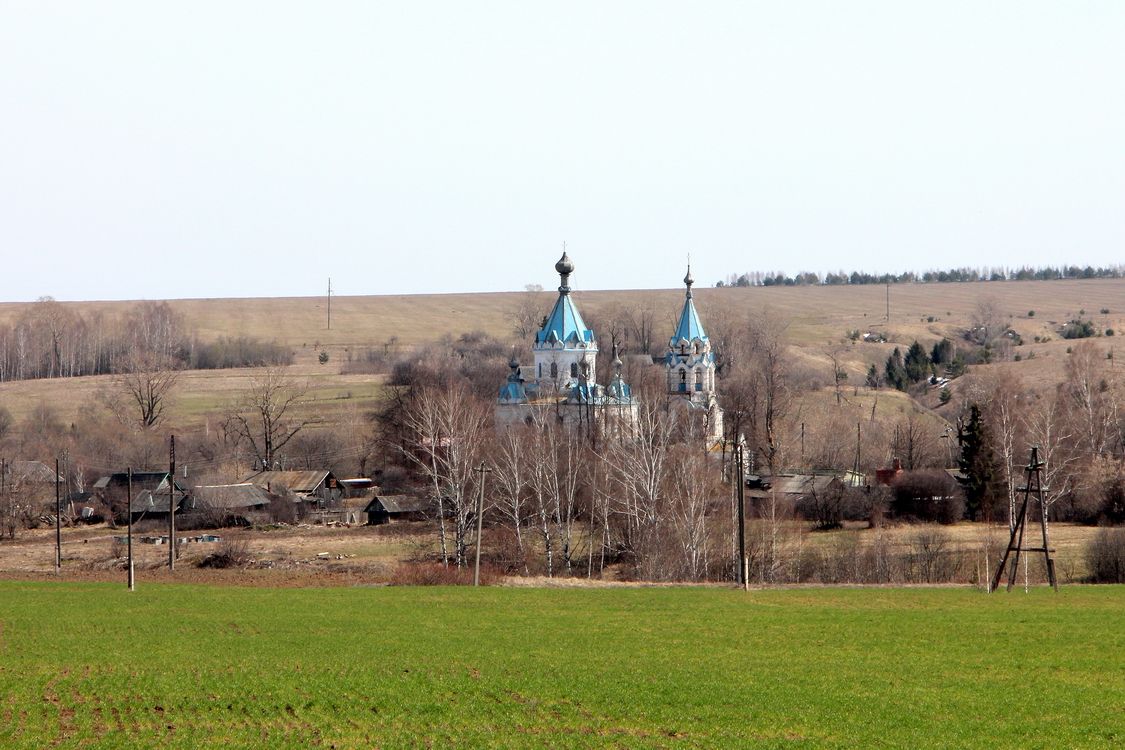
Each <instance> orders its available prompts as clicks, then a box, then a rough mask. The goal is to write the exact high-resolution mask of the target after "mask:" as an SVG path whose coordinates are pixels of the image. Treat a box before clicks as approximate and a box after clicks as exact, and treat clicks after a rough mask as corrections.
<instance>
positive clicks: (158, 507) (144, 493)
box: [129, 490, 179, 513]
mask: <svg viewBox="0 0 1125 750" xmlns="http://www.w3.org/2000/svg"><path fill="white" fill-rule="evenodd" d="M178 500H179V499H178V498H177V502H178ZM176 507H177V508H178V507H179V505H178V504H177V506H176ZM129 512H130V513H167V512H168V493H167V491H165V492H157V493H153V492H152V490H141V491H140V492H138V493H137V494H136V496H134V497H133V501H132V502H131V503H129Z"/></svg>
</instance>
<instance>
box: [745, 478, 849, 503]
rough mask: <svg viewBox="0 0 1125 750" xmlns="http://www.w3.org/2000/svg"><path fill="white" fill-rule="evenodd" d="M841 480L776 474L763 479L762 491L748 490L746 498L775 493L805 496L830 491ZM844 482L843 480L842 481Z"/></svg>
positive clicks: (768, 495) (767, 495)
mask: <svg viewBox="0 0 1125 750" xmlns="http://www.w3.org/2000/svg"><path fill="white" fill-rule="evenodd" d="M837 479H839V477H838V476H837V475H836V474H775V475H773V476H769V477H762V483H763V485H767V484H768V485H769V486H768V487H765V486H763V487H762V488H761V489H747V490H746V497H751V498H767V497H770V496H771V495H772V494H773V493H775V492H776V493H777V494H779V495H790V496H805V495H812V494H814V493H817V492H823V491H824V490H826V489H828V486H829V485H830V484H832V482H834V481H836V480H837ZM841 481H842V480H841Z"/></svg>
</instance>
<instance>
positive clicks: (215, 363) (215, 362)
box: [188, 336, 293, 370]
mask: <svg viewBox="0 0 1125 750" xmlns="http://www.w3.org/2000/svg"><path fill="white" fill-rule="evenodd" d="M188 363H189V365H190V366H191V368H192V369H196V370H221V369H226V368H228V367H267V366H270V365H291V364H293V352H292V351H290V350H289V347H287V346H282V345H281V344H279V343H277V342H276V341H260V340H258V339H256V338H253V337H249V336H238V337H228V336H220V337H219V338H218V339H216V340H215V341H211V342H209V343H201V342H199V341H196V342H195V343H193V344H192V347H191V353H190V356H189V357H188Z"/></svg>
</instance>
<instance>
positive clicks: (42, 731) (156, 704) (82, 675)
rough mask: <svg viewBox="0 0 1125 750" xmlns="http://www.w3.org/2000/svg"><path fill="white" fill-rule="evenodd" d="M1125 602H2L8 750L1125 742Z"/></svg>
mask: <svg viewBox="0 0 1125 750" xmlns="http://www.w3.org/2000/svg"><path fill="white" fill-rule="evenodd" d="M1123 622H1125V588H1123V587H1109V586H1106V587H1069V588H1064V589H1063V591H1062V592H1061V593H1059V594H1057V595H1056V594H1054V593H1052V592H1050V591H1048V590H1044V589H1039V590H1034V591H1033V592H1032V593H1031V595H1025V594H1024V593H1023V592H1022V591H1021V592H1019V593H1013V594H1008V595H1005V594H995V595H992V596H987V595H985V594H982V593H980V592H979V591H974V590H968V589H801V590H769V591H753V592H750V593H748V594H747V593H743V592H740V591H732V590H726V589H703V588H659V589H657V588H650V589H619V588H615V589H513V588H485V589H478V590H473V589H466V588H430V589H410V588H350V589H343V588H339V589H244V588H219V587H201V586H185V585H151V584H150V585H147V586H142V587H141V588H139V589H138V590H137V591H136V592H134V593H132V594H130V593H129V592H127V591H125V590H124V589H123V588H122V587H120V586H110V585H97V584H68V583H11V582H5V583H0V695H2V696H3V698H2V702H0V746H3V747H6V748H8V747H26V748H39V747H45V746H48V745H55V744H58V745H61V746H67V747H75V746H99V747H156V746H159V747H184V748H193V747H216V746H226V747H294V748H299V747H301V748H303V747H418V746H427V745H429V746H435V747H528V746H531V747H607V746H608V747H776V746H787V747H788V746H799V747H826V746H827V747H878V746H884V747H968V746H975V747H986V746H987V747H1121V746H1122V745H1123V744H1125V712H1123V710H1122V709H1123V707H1125V628H1123V627H1122V624H1123Z"/></svg>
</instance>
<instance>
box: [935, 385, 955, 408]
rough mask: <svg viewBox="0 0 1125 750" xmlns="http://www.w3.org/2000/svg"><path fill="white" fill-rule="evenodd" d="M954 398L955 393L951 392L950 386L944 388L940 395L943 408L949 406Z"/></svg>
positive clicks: (939, 398)
mask: <svg viewBox="0 0 1125 750" xmlns="http://www.w3.org/2000/svg"><path fill="white" fill-rule="evenodd" d="M952 398H953V391H951V390H949V386H945V387H944V388H942V389H941V393H939V394H938V401H940V402H941V405H942V406H945V405H946V404H948V403H949V401H950V400H951V399H952Z"/></svg>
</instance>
